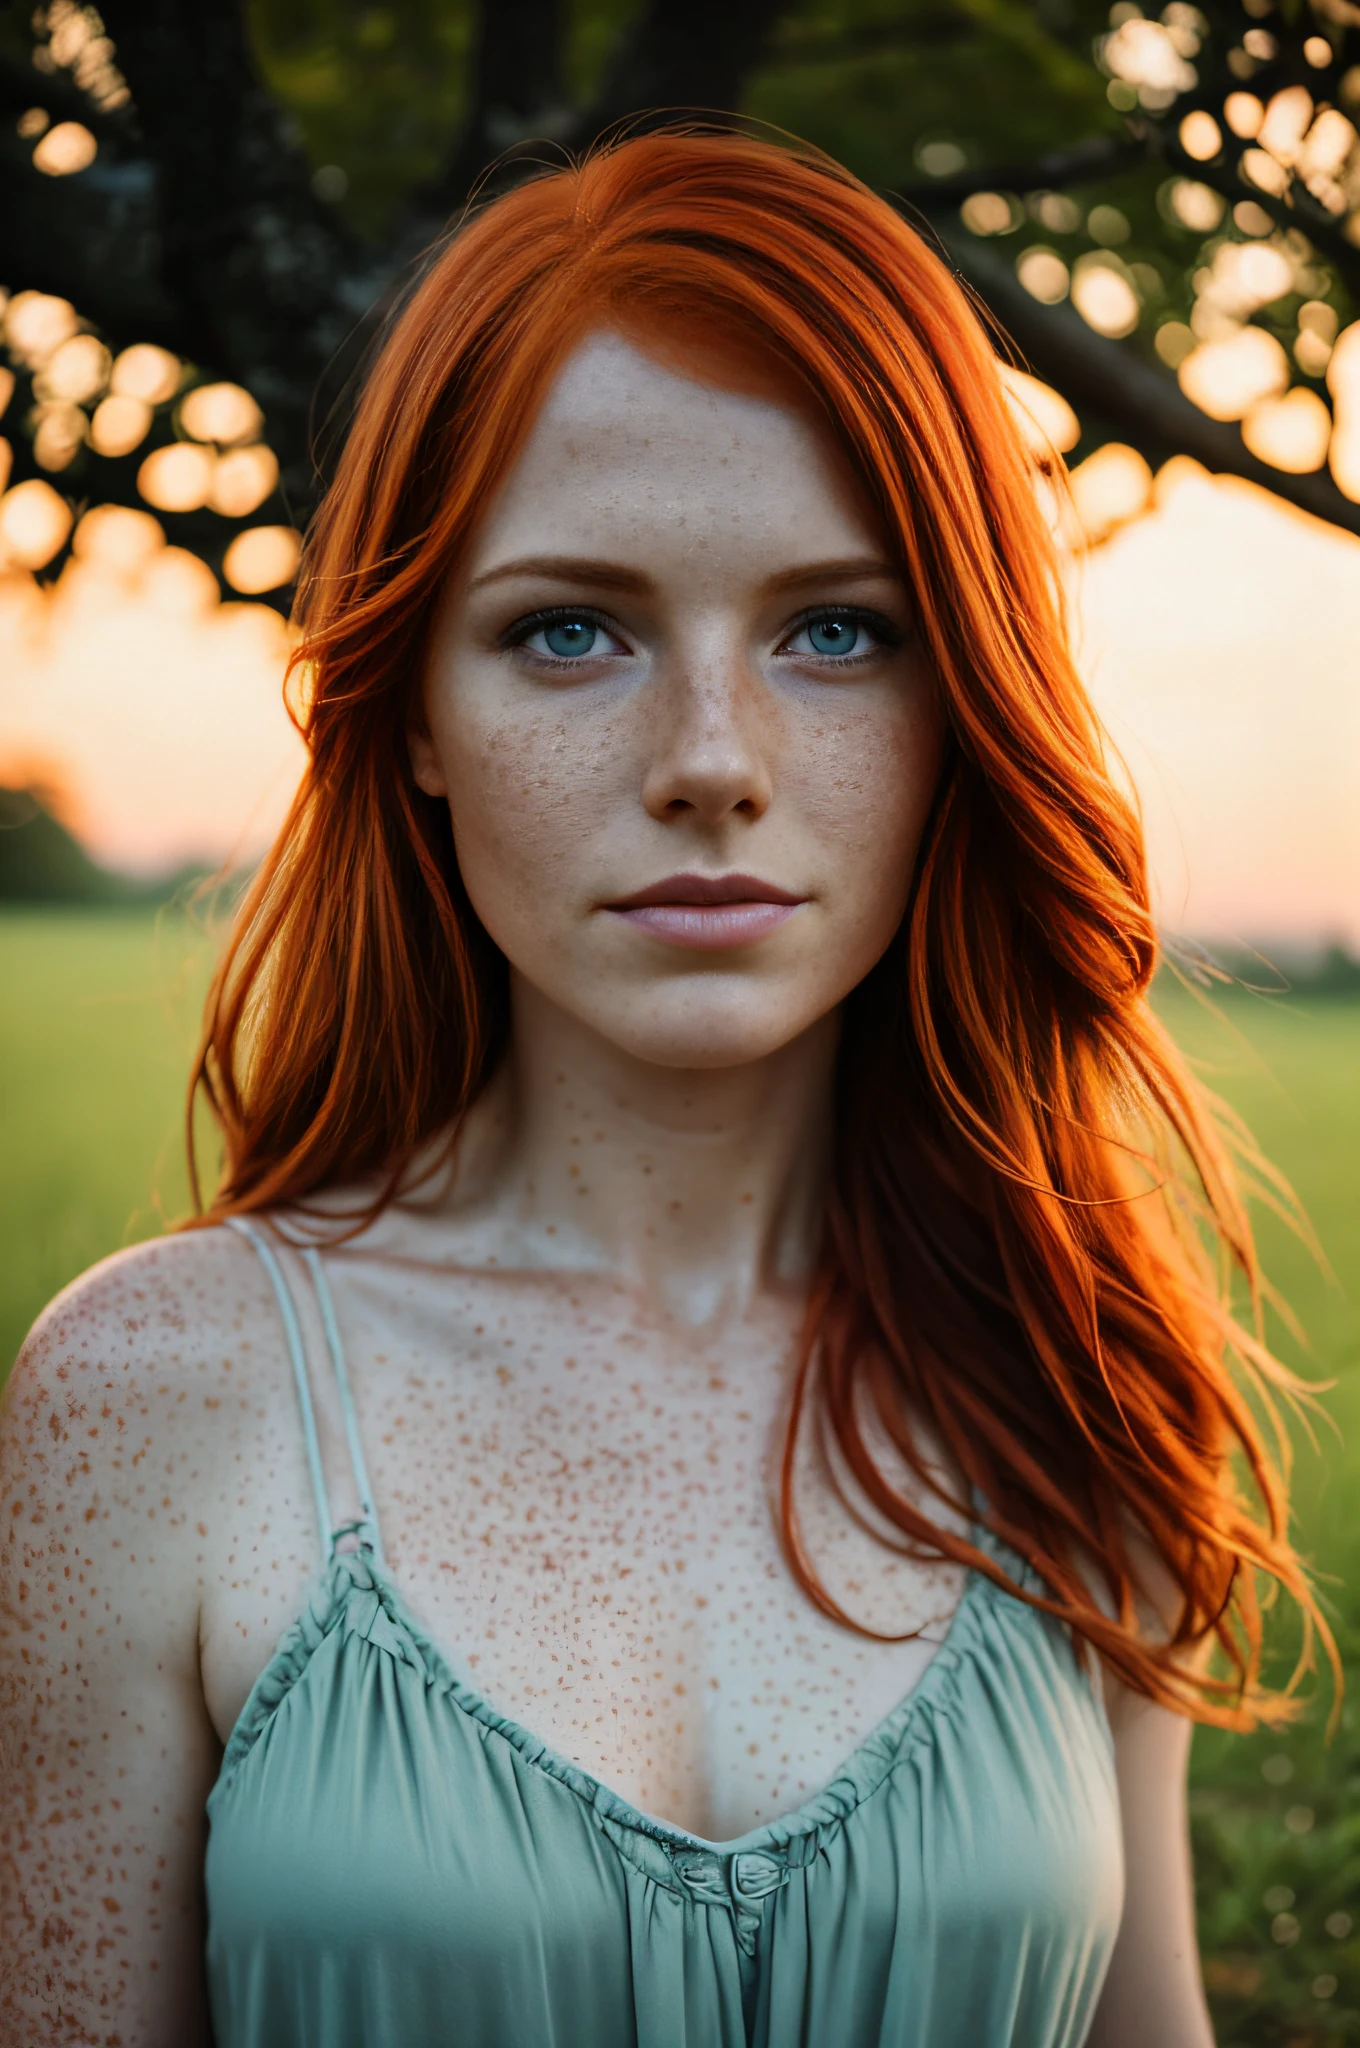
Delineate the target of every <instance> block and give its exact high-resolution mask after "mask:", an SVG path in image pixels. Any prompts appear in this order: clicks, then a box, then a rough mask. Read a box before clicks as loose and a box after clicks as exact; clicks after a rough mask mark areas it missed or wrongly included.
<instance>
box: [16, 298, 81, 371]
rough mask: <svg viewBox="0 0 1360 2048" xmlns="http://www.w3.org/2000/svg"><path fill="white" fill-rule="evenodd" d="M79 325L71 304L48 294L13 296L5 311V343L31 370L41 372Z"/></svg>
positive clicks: (67, 300)
mask: <svg viewBox="0 0 1360 2048" xmlns="http://www.w3.org/2000/svg"><path fill="white" fill-rule="evenodd" d="M79 325H80V322H79V320H78V319H77V317H76V309H75V307H74V306H73V305H72V304H71V301H70V300H69V299H58V298H54V297H53V296H52V294H51V293H50V292H16V293H15V294H14V297H13V298H12V299H11V300H10V302H9V304H8V305H7V306H6V308H5V341H6V343H7V344H8V346H9V348H10V350H11V352H12V353H13V354H14V355H16V356H18V358H19V360H20V361H21V362H23V363H26V364H27V365H28V367H29V369H31V370H36V369H38V368H40V367H41V365H42V364H43V363H45V362H46V361H47V359H48V357H49V356H50V355H52V354H53V353H54V351H55V350H57V349H58V348H60V346H61V344H62V343H63V342H64V341H66V340H68V339H69V338H70V336H71V335H73V334H74V333H75V331H76V329H77V327H78V326H79Z"/></svg>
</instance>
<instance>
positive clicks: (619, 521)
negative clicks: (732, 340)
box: [473, 330, 874, 573]
mask: <svg viewBox="0 0 1360 2048" xmlns="http://www.w3.org/2000/svg"><path fill="white" fill-rule="evenodd" d="M680 360H681V361H683V359H680ZM711 367H713V366H712V364H711V363H708V362H702V361H701V362H698V363H696V364H695V365H694V369H695V371H696V374H693V375H691V374H687V373H686V368H683V367H680V366H679V365H678V363H677V362H676V361H674V360H673V361H665V360H659V359H658V357H657V356H656V355H655V354H653V353H652V352H651V351H650V350H649V349H645V348H643V347H642V346H640V345H639V344H638V343H637V342H635V341H633V340H631V339H630V338H628V337H627V336H625V335H623V334H621V333H618V332H616V331H612V330H603V331H598V332H595V333H592V334H590V335H588V336H586V337H585V338H584V339H583V340H582V341H581V342H580V343H578V345H577V346H576V347H575V348H574V349H573V350H572V351H571V353H570V354H569V355H568V356H567V358H566V359H565V361H564V362H563V363H562V365H561V367H560V368H559V370H558V372H557V374H556V376H555V377H554V379H553V381H552V383H551V384H550V385H549V387H548V389H547V391H546V392H545V394H544V397H543V401H542V404H541V406H540V408H539V410H538V414H537V417H536V419H535V421H534V423H533V425H532V427H531V428H530V430H529V432H528V434H527V436H526V438H525V441H524V444H523V446H522V447H521V449H520V452H519V455H518V457H517V459H516V461H515V462H514V463H513V464H512V466H511V468H510V470H509V472H508V473H507V475H506V477H505V479H504V482H503V484H502V486H501V489H500V491H499V493H498V495H497V498H496V501H495V502H494V504H493V505H492V507H491V508H490V510H489V513H488V517H487V519H486V521H485V522H484V524H483V526H482V530H481V532H480V534H479V535H478V539H477V543H476V545H475V546H474V549H473V553H474V555H475V556H477V557H478V558H479V562H484V561H485V559H486V557H487V556H488V554H495V553H496V552H498V551H499V550H500V548H501V547H502V546H503V545H504V544H505V542H506V540H507V539H508V537H509V532H510V530H511V529H513V530H514V532H515V534H516V536H517V539H516V544H517V545H522V544H523V543H524V540H525V538H526V535H527V534H529V533H532V534H534V535H536V536H537V535H542V537H543V539H544V540H545V541H546V539H547V537H548V530H549V529H553V530H554V531H555V532H558V534H559V539H560V531H559V530H560V529H561V527H562V526H563V524H564V523H566V524H567V525H568V526H569V527H570V529H571V534H572V538H573V541H575V540H577V539H580V538H583V537H584V530H585V529H590V530H592V532H594V534H595V537H596V538H597V539H603V538H607V537H609V536H610V535H611V533H612V536H613V539H614V542H615V545H617V544H619V543H620V542H622V541H625V540H627V539H630V538H631V539H633V540H635V541H636V540H640V539H642V538H643V537H644V536H645V535H646V534H648V533H650V532H653V531H655V530H656V529H658V528H659V527H666V526H671V527H674V526H676V525H677V524H680V525H682V526H684V527H685V528H687V529H688V535H689V541H690V543H691V544H692V545H696V546H702V545H705V544H706V542H712V541H713V540H715V539H717V538H721V537H725V538H726V539H727V540H729V541H731V542H736V541H737V540H738V539H739V537H741V536H743V535H754V534H759V535H763V536H765V537H766V538H767V539H768V540H770V541H772V542H773V541H776V540H777V539H778V537H779V536H780V535H781V534H784V535H785V537H786V540H787V542H789V543H792V542H794V541H796V539H797V536H798V533H799V531H800V529H805V528H806V527H807V526H808V524H809V523H811V525H812V526H813V527H815V528H816V530H817V531H818V532H819V534H821V535H822V536H823V540H824V541H825V540H826V539H829V538H830V536H831V535H832V534H833V533H835V534H838V535H839V536H840V540H841V544H845V543H847V542H849V541H851V540H852V539H853V540H854V541H855V542H856V543H857V544H863V543H864V542H865V541H867V540H869V539H870V537H871V536H872V535H873V532H874V522H873V520H872V517H871V515H870V514H869V511H868V508H867V506H866V505H864V503H863V502H862V498H861V494H860V493H859V491H858V490H857V488H856V486H855V483H854V480H853V478H852V477H851V475H850V472H849V468H848V465H847V464H846V462H845V459H844V457H843V456H842V455H841V454H840V452H839V450H838V449H837V448H836V446H835V443H834V441H833V440H832V437H831V435H830V433H829V432H828V431H827V430H826V429H825V427H824V426H823V425H822V424H821V422H820V421H819V420H818V419H817V418H816V416H815V413H814V411H813V409H812V408H811V406H802V405H795V404H793V403H791V402H790V398H789V396H787V395H785V394H780V393H776V392H768V393H756V392H753V391H750V390H744V391H743V390H737V391H734V390H731V389H728V388H726V387H725V386H724V385H722V384H719V383H715V382H713V381H711V379H710V377H709V376H707V375H705V374H703V373H704V372H705V371H707V370H709V369H710V368H711ZM535 544H538V543H537V542H535ZM474 573H475V572H474Z"/></svg>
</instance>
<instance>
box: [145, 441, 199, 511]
mask: <svg viewBox="0 0 1360 2048" xmlns="http://www.w3.org/2000/svg"><path fill="white" fill-rule="evenodd" d="M212 478H213V457H212V456H211V454H210V453H209V452H208V450H207V449H206V448H200V447H199V446H198V444H197V443H196V442H194V441H172V442H170V444H169V445H168V446H167V447H165V448H153V449H152V451H151V453H150V454H149V455H148V456H147V458H146V460H145V462H144V463H143V464H142V466H141V468H140V469H139V470H138V472H137V489H138V490H139V491H140V492H141V494H142V496H143V497H144V498H145V499H146V501H147V503H148V504H149V505H154V506H155V507H156V509H157V511H159V512H197V511H198V509H199V507H200V506H201V505H206V504H207V502H208V492H209V491H210V490H211V489H212Z"/></svg>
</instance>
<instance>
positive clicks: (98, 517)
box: [71, 505, 165, 578]
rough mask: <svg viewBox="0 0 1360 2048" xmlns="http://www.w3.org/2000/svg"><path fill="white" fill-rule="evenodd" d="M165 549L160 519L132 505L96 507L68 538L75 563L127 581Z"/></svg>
mask: <svg viewBox="0 0 1360 2048" xmlns="http://www.w3.org/2000/svg"><path fill="white" fill-rule="evenodd" d="M164 546H165V529H164V527H163V526H162V525H161V523H160V521H159V519H153V518H152V516H151V514H150V513H149V512H138V511H135V510H134V509H133V507H132V506H131V505H96V506H95V507H94V508H93V510H92V511H89V512H87V513H86V514H85V516H84V518H83V519H82V520H81V521H80V523H79V525H78V526H77V527H76V530H75V533H74V534H73V535H72V538H71V552H72V554H73V555H75V557H76V558H77V560H79V561H83V562H93V563H97V564H98V566H99V567H100V568H101V569H105V570H107V571H108V572H109V573H110V574H112V575H115V576H122V577H129V578H130V577H134V576H136V575H138V574H140V572H141V571H142V570H143V569H145V568H146V566H147V564H148V562H150V560H151V559H152V557H153V556H154V555H157V554H159V552H160V550H161V549H162V548H163V547H164Z"/></svg>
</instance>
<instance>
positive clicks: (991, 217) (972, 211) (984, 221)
mask: <svg viewBox="0 0 1360 2048" xmlns="http://www.w3.org/2000/svg"><path fill="white" fill-rule="evenodd" d="M959 212H960V214H961V216H962V218H963V224H964V226H965V227H966V228H967V229H968V231H969V233H970V234H974V235H1004V234H1005V233H1006V230H1007V229H1008V228H1012V227H1014V226H1015V224H1016V216H1015V213H1014V210H1013V209H1012V206H1011V202H1010V200H1009V199H1005V198H1003V197H1002V195H1001V193H1000V192H973V193H971V194H970V195H969V197H968V198H967V199H965V200H964V202H963V205H962V206H961V207H960V208H959Z"/></svg>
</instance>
